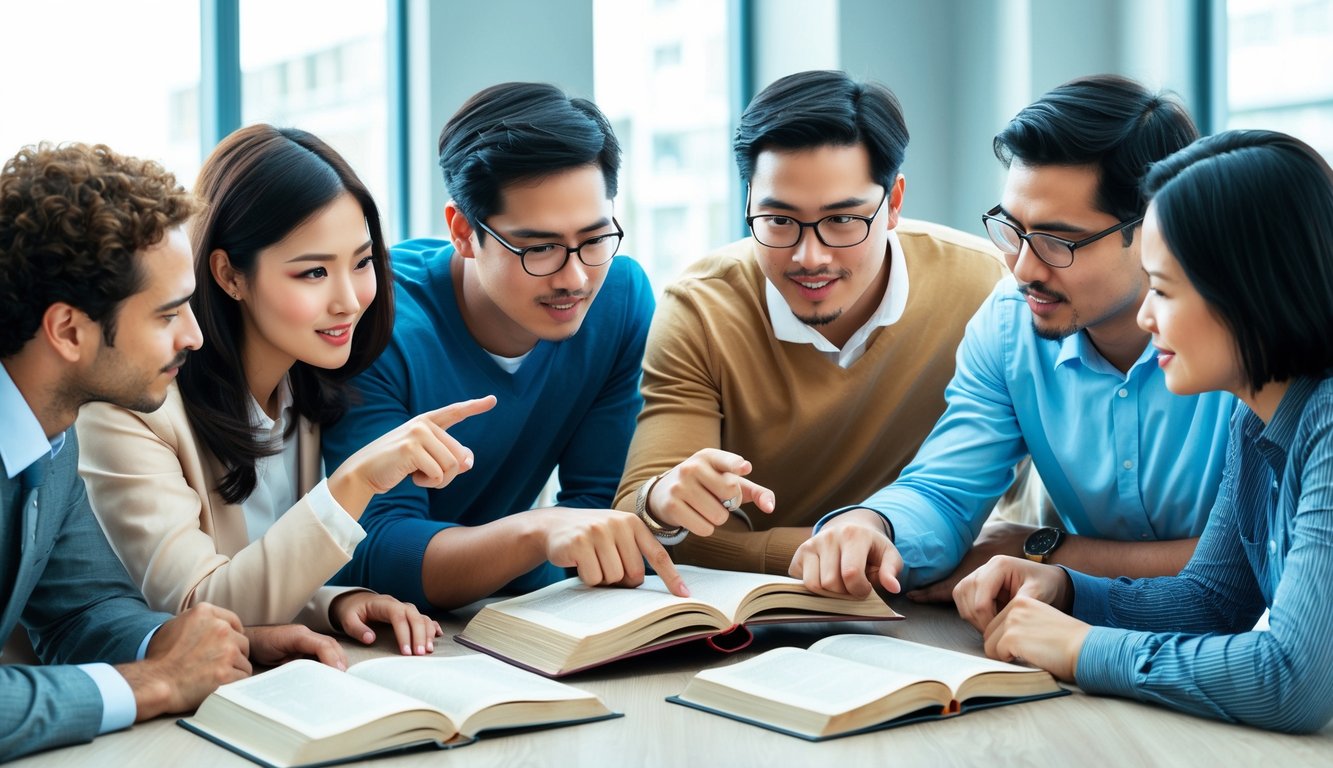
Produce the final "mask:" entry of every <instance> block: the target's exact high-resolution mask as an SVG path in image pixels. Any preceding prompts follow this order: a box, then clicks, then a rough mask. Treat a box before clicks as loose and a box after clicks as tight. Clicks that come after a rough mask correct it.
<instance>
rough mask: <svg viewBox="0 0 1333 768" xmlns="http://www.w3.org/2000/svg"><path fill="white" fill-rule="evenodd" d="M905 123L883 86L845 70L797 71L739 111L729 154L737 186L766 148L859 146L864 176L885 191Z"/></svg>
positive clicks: (902, 148)
mask: <svg viewBox="0 0 1333 768" xmlns="http://www.w3.org/2000/svg"><path fill="white" fill-rule="evenodd" d="M907 140H908V135H907V123H906V122H905V121H904V120H903V110H902V106H901V105H900V104H899V103H898V98H897V97H896V96H894V95H893V92H892V91H890V90H889V89H888V88H886V87H884V86H883V85H880V84H879V83H874V82H857V81H855V80H853V79H852V78H851V77H849V76H848V75H847V73H846V72H838V71H832V70H817V71H811V72H798V73H796V74H794V75H787V76H786V77H783V78H779V79H778V80H775V81H773V83H771V84H770V85H769V86H768V87H767V88H765V89H764V90H762V91H760V92H759V95H757V96H755V97H754V100H753V101H751V102H750V106H748V107H746V108H745V113H744V114H742V115H741V122H740V125H739V126H738V127H737V128H736V138H735V139H734V140H733V141H732V144H731V147H732V151H733V152H734V153H735V155H736V167H737V168H738V169H739V170H740V174H741V183H743V184H749V183H750V179H751V178H752V177H753V176H754V161H755V158H756V157H758V156H759V153H760V152H763V151H764V150H766V149H779V150H798V149H811V148H814V147H827V146H835V147H850V146H853V145H856V144H864V145H865V148H866V151H867V152H869V153H870V175H871V177H872V178H874V180H875V182H876V183H878V184H879V185H880V186H882V187H884V188H885V189H888V188H889V187H892V186H893V183H894V181H895V180H896V179H897V177H898V169H900V168H902V165H903V157H904V156H905V155H906V153H907Z"/></svg>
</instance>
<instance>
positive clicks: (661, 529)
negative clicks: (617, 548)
mask: <svg viewBox="0 0 1333 768" xmlns="http://www.w3.org/2000/svg"><path fill="white" fill-rule="evenodd" d="M666 474H667V473H666V472H663V473H662V474H660V475H656V476H654V477H650V478H648V481H647V482H645V483H644V484H643V485H641V486H639V493H638V495H636V496H635V497H634V516H635V517H637V518H639V519H640V520H642V521H643V524H644V525H646V526H648V532H649V533H651V534H652V535H654V536H656V537H657V538H659V539H672V538H675V537H677V536H679V535H680V532H681V531H682V530H684V529H683V528H682V527H681V526H679V525H677V526H673V527H671V528H668V527H667V526H665V525H662V524H661V523H659V522H657V521H656V520H654V519H653V516H652V515H650V514H648V495H649V494H651V493H652V492H653V486H655V485H657V481H658V480H661V479H662V478H663V477H666Z"/></svg>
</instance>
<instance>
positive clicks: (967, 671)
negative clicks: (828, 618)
mask: <svg viewBox="0 0 1333 768" xmlns="http://www.w3.org/2000/svg"><path fill="white" fill-rule="evenodd" d="M810 650H811V651H818V652H819V653H821V654H827V655H829V656H837V657H839V658H843V659H851V660H852V661H857V662H860V663H862V664H869V665H871V666H874V667H879V668H880V669H888V670H895V671H898V672H902V673H905V674H910V675H920V676H923V677H926V678H929V679H932V680H939V681H940V682H942V683H944V684H945V685H947V686H949V688H950V689H951V690H954V691H957V690H958V688H959V686H961V685H962V684H963V682H964V681H966V680H967V679H968V678H970V677H972V676H974V675H977V674H981V673H983V672H1031V671H1032V670H1031V669H1028V668H1027V667H1020V666H1018V665H1017V664H1008V663H1006V662H1003V661H995V660H994V659H986V658H982V657H979V656H971V655H968V654H966V653H958V652H957V651H946V650H944V649H943V648H935V647H933V646H929V645H922V644H920V643H913V642H910V641H908V640H899V639H898V638H896V637H885V636H884V635H833V636H832V637H826V638H824V639H823V640H820V641H819V642H817V643H815V644H814V645H812V646H810Z"/></svg>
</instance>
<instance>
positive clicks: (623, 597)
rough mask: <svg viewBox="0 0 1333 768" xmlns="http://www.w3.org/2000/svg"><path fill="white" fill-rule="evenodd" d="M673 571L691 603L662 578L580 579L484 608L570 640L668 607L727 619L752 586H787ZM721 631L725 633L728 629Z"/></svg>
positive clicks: (750, 577)
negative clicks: (617, 583)
mask: <svg viewBox="0 0 1333 768" xmlns="http://www.w3.org/2000/svg"><path fill="white" fill-rule="evenodd" d="M676 567H677V569H678V570H679V571H680V574H681V576H682V577H683V578H684V579H685V583H686V585H688V586H689V588H690V595H691V597H690V598H683V597H676V596H675V595H673V594H671V592H670V591H668V590H667V588H666V585H665V584H663V583H662V579H661V578H660V577H658V576H651V575H650V576H646V577H644V580H643V584H642V585H640V586H639V587H637V588H634V589H622V588H618V587H589V586H586V585H584V584H582V583H580V582H579V580H578V579H566V580H565V581H562V582H560V583H559V584H552V585H550V586H548V587H543V588H542V589H539V590H537V591H536V592H533V593H531V594H528V595H520V596H519V597H515V598H511V599H509V600H505V601H503V602H500V603H492V604H491V605H490V606H488V607H489V608H491V609H493V610H496V611H500V612H502V613H507V614H510V615H512V616H516V617H519V618H523V619H527V620H528V621H531V622H533V623H535V624H540V625H543V626H549V627H552V628H554V629H556V630H558V631H560V632H563V633H564V634H567V635H569V636H571V637H589V636H592V635H595V634H599V633H601V632H605V631H607V630H611V629H614V628H616V627H619V626H621V625H622V624H625V623H627V622H629V621H630V620H632V619H634V618H637V617H640V616H647V615H648V614H650V613H653V612H654V611H657V610H659V609H663V608H670V607H672V606H681V607H685V606H698V605H700V604H703V605H708V606H713V607H714V608H716V609H717V610H718V611H720V612H721V613H722V614H723V615H724V616H726V617H728V618H730V617H733V616H735V615H736V609H737V608H738V607H739V606H740V604H741V602H742V601H743V600H744V599H745V596H746V595H748V594H749V593H750V592H751V591H753V590H754V589H755V588H756V587H759V586H762V585H764V584H772V583H774V582H775V581H778V582H780V581H785V580H784V579H783V578H782V577H780V576H765V575H763V574H756V573H739V572H734V571H715V570H712V569H709V568H694V567H691V566H688V565H680V566H676ZM790 581H795V580H794V579H791V580H790ZM797 583H799V582H797ZM727 626H730V625H727ZM719 629H726V626H723V627H719Z"/></svg>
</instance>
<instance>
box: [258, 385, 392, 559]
mask: <svg viewBox="0 0 1333 768" xmlns="http://www.w3.org/2000/svg"><path fill="white" fill-rule="evenodd" d="M292 402H293V401H292V383H291V380H290V379H289V378H288V377H283V379H282V383H281V384H279V385H278V418H277V419H271V418H269V416H268V414H267V413H264V409H263V408H261V407H260V405H259V403H258V401H256V400H255V399H254V397H251V398H250V424H251V426H252V428H253V429H254V431H255V437H257V438H258V439H259V440H260V441H261V442H266V443H273V442H281V443H282V450H281V451H280V452H278V453H275V454H273V455H272V456H261V457H259V458H258V459H256V460H255V490H254V492H253V493H251V494H250V495H249V497H247V498H246V499H245V501H243V502H241V510H242V511H243V512H245V530H246V535H248V536H249V538H250V541H255V540H257V539H259V538H261V537H262V536H263V535H264V534H265V533H267V532H268V529H269V528H271V527H272V526H273V524H274V523H276V522H277V521H278V518H279V517H282V514H283V513H284V512H286V511H287V510H289V509H291V508H292V506H293V505H295V504H296V501H297V499H299V498H300V497H301V495H300V488H299V487H298V483H299V482H300V476H301V464H300V456H299V455H298V454H297V447H298V444H299V442H300V441H299V440H297V433H296V432H295V431H293V432H292V434H291V436H290V437H286V438H284V436H283V435H284V433H285V432H286V431H287V425H288V424H290V423H291V422H292V419H297V418H300V417H299V416H297V414H296V412H295V410H294V409H293V408H292ZM306 500H307V501H308V502H309V503H310V506H311V508H312V509H314V511H315V516H316V517H318V518H319V520H320V522H321V523H323V524H324V527H325V528H327V529H328V531H329V535H330V536H332V537H333V540H334V541H336V542H337V543H338V545H339V546H341V547H342V548H343V551H345V552H347V553H348V554H349V555H350V554H351V553H352V550H354V549H356V545H357V544H359V543H360V542H361V540H362V539H364V538H365V537H366V532H365V530H364V529H362V528H361V526H360V525H359V524H358V523H357V522H356V521H355V520H353V519H352V518H351V516H350V515H348V514H347V512H346V511H345V510H343V508H342V506H341V505H340V504H338V501H337V500H336V499H334V498H333V494H331V493H329V490H328V481H327V480H321V481H320V482H319V484H318V485H316V486H315V487H314V488H311V489H310V493H308V494H307V495H306Z"/></svg>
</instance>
